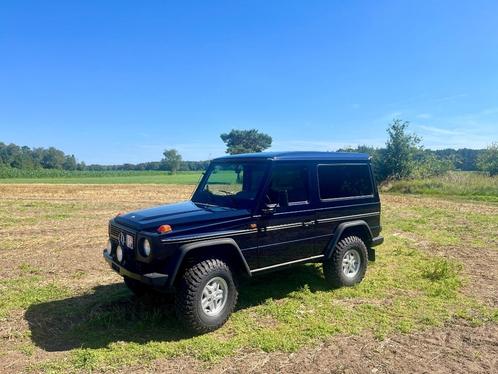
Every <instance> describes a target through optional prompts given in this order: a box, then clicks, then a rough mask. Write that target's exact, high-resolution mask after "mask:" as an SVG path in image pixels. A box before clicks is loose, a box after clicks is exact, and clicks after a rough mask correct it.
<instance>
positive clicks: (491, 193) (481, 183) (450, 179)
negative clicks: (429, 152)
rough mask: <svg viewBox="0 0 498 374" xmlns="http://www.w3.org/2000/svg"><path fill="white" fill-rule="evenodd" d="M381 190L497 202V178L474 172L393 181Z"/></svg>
mask: <svg viewBox="0 0 498 374" xmlns="http://www.w3.org/2000/svg"><path fill="white" fill-rule="evenodd" d="M382 190H383V191H385V192H396V193H403V194H422V195H432V196H458V197H463V198H467V199H473V200H483V201H494V202H498V176H494V177H489V176H486V175H483V174H480V173H476V172H462V171H458V172H450V173H448V174H446V175H443V176H439V177H432V178H425V179H407V180H401V181H395V182H392V183H388V184H386V185H384V186H383V187H382Z"/></svg>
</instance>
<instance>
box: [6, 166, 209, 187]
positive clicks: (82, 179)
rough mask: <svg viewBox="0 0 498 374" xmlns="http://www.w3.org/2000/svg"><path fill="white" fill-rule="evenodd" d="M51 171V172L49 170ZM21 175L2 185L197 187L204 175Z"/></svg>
mask: <svg viewBox="0 0 498 374" xmlns="http://www.w3.org/2000/svg"><path fill="white" fill-rule="evenodd" d="M48 171H51V170H48ZM28 175H29V174H26V173H21V174H19V175H16V176H15V177H9V178H0V184H19V183H22V184H27V183H48V184H182V185H184V184H187V185H195V184H197V183H198V182H199V180H200V178H201V176H202V173H201V172H197V171H192V172H190V171H189V172H178V173H176V174H169V173H168V172H165V171H103V172H98V171H96V172H92V171H82V172H78V171H73V172H64V171H59V170H55V173H52V174H51V173H45V172H44V173H41V174H34V175H33V176H28Z"/></svg>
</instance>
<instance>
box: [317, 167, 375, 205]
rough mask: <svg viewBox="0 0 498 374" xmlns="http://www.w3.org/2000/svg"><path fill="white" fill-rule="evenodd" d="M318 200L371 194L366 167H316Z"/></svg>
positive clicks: (370, 182)
mask: <svg viewBox="0 0 498 374" xmlns="http://www.w3.org/2000/svg"><path fill="white" fill-rule="evenodd" d="M318 184H319V188H320V199H322V200H325V199H338V198H344V197H354V196H365V195H372V194H373V186H372V180H371V178H370V170H369V168H368V165H362V164H358V165H318Z"/></svg>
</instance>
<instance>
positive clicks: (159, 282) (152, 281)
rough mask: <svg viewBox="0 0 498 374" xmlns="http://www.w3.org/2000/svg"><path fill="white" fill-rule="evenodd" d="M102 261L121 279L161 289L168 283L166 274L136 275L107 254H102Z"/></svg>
mask: <svg viewBox="0 0 498 374" xmlns="http://www.w3.org/2000/svg"><path fill="white" fill-rule="evenodd" d="M103 255H104V259H105V260H106V261H107V263H108V264H109V265H110V267H111V269H112V270H114V271H115V272H116V273H118V274H119V275H121V276H123V277H128V278H133V279H135V280H137V281H139V282H142V283H144V284H147V285H149V286H152V287H156V288H162V287H165V286H166V285H167V283H168V274H161V273H148V274H137V273H134V272H132V271H129V270H128V269H126V268H124V267H123V266H121V265H120V264H118V263H117V262H115V261H114V260H113V259H112V257H111V256H109V255H108V254H107V253H105V251H104V253H103Z"/></svg>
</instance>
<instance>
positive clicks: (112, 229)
mask: <svg viewBox="0 0 498 374" xmlns="http://www.w3.org/2000/svg"><path fill="white" fill-rule="evenodd" d="M121 233H123V234H124V235H125V243H124V246H125V247H128V248H130V249H134V248H136V241H137V236H136V234H135V233H134V232H133V231H130V230H126V229H123V228H121V227H118V226H115V225H112V224H111V225H109V237H110V238H111V239H114V240H115V241H116V242H118V243H119V234H121ZM126 235H131V237H132V238H133V245H132V246H131V247H130V246H126ZM120 244H123V243H120Z"/></svg>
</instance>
